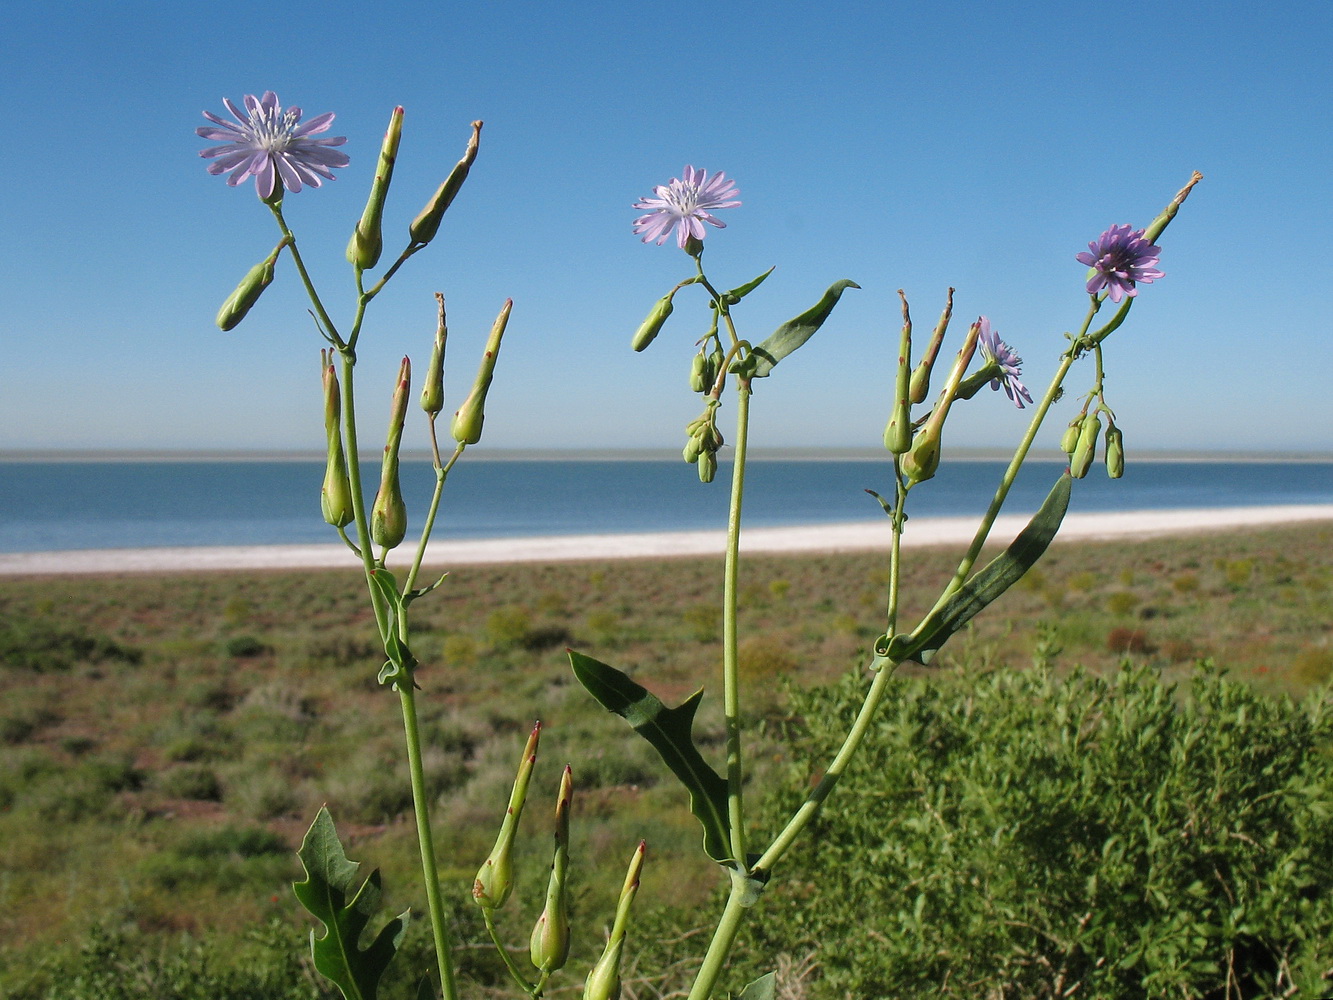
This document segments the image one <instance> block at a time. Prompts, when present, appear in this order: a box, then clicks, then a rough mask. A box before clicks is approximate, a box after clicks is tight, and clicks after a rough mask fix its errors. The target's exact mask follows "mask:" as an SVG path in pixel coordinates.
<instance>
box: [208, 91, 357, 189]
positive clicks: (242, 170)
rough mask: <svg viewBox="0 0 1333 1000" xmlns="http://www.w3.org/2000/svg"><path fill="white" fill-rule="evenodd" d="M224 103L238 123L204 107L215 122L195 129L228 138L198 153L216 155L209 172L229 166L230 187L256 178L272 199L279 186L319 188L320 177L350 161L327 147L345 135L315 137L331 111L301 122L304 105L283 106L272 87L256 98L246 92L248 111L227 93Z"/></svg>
mask: <svg viewBox="0 0 1333 1000" xmlns="http://www.w3.org/2000/svg"><path fill="white" fill-rule="evenodd" d="M222 103H223V104H225V105H226V106H227V110H228V111H230V112H231V115H232V117H233V118H235V119H236V122H237V123H238V124H233V123H232V122H229V121H227V120H225V119H223V118H219V117H218V116H217V115H215V114H213V113H212V112H210V111H205V112H204V117H205V118H207V119H208V120H209V121H211V122H213V123H214V125H216V126H217V127H216V128H214V127H213V126H212V125H205V126H200V127H199V128H197V129H195V132H196V133H198V134H199V135H200V136H202V137H203V138H205V139H214V140H216V141H218V142H223V143H226V145H223V146H212V147H210V148H208V149H201V150H200V151H199V155H200V156H204V157H208V158H213V157H216V159H215V160H214V162H212V163H210V164H209V165H208V172H209V173H210V174H214V175H216V174H223V173H226V172H227V171H228V170H230V171H231V176H229V177H228V178H227V183H228V184H230V185H231V186H232V187H235V186H236V185H237V184H239V183H241V181H243V180H245V179H246V178H247V177H254V179H255V191H257V192H258V193H259V197H261V198H271V197H272V196H273V194H274V193H275V192H276V191H277V190H278V185H281V186H282V187H283V188H284V189H286V190H288V191H291V192H293V193H295V192H297V191H300V190H301V185H302V184H308V185H310V186H311V187H319V186H320V184H322V183H323V180H321V178H323V179H326V180H333V168H334V167H345V166H347V154H346V153H343V152H340V151H339V150H336V149H331V148H329V147H331V146H341V145H342V144H343V143H344V142H346V141H347V137H346V136H341V135H339V136H330V137H328V138H325V139H312V138H311V136H314V135H318V134H319V133H320V132H325V131H327V130H328V127H329V125H331V124H332V123H333V113H332V112H328V113H325V114H322V115H316V116H315V117H314V118H311V119H310V121H308V122H306V123H305V124H304V125H302V124H300V121H301V109H300V108H288V109H287V110H286V111H283V110H282V105H280V104H279V103H278V95H277V94H275V93H273V91H271V90H266V91H265V92H264V96H263V97H258V98H257V97H255V95H254V94H246V95H245V102H244V103H245V111H244V112H242V111H241V110H240V109H239V108H238V107H236V105H234V104H232V103H231V101H229V100H227V98H225V97H224V98H223V99H222Z"/></svg>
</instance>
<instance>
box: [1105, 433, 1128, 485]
mask: <svg viewBox="0 0 1333 1000" xmlns="http://www.w3.org/2000/svg"><path fill="white" fill-rule="evenodd" d="M1106 474H1107V475H1108V476H1110V477H1111V478H1112V479H1119V478H1120V477H1121V476H1123V475H1124V474H1125V435H1124V434H1122V433H1121V432H1120V428H1119V427H1117V426H1116V425H1115V424H1110V425H1109V426H1108V427H1107V428H1106Z"/></svg>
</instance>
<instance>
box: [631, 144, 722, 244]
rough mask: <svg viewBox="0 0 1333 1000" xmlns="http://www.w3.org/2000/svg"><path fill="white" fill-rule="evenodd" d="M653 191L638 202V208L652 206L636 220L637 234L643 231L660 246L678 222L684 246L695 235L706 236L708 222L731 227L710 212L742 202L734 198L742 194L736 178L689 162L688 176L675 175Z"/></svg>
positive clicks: (636, 203) (697, 236)
mask: <svg viewBox="0 0 1333 1000" xmlns="http://www.w3.org/2000/svg"><path fill="white" fill-rule="evenodd" d="M653 194H654V195H656V196H657V197H655V198H640V199H639V200H638V201H636V202H635V203H634V207H635V208H646V209H649V212H648V214H647V215H643V216H640V217H639V218H637V219H635V220H634V234H635V235H636V236H637V235H638V234H639V233H642V234H643V242H645V243H647V242H648V241H649V240H656V241H657V245H658V246H659V247H660V246H661V245H662V244H663V243H665V242H666V238H667V237H668V236H669V235H670V234H671V227H672V226H674V227H675V228H676V242H677V243H678V244H679V245H680V248H681V249H682V250H684V249H685V243H686V241H687V240H688V239H689V238H690V237H691V236H693V237H694V238H695V239H696V240H702V239H703V238H704V232H705V230H704V226H703V224H704V223H705V222H707V223H708V224H709V225H710V226H717V228H718V229H726V228H727V224H726V223H725V222H723V221H721V220H720V219H716V218H714V217H713V216H712V215H711V214H710V211H711V210H713V209H718V208H735V207H736V206H737V205H739V204H740V202H739V201H736V200H734V199H735V198H736V196H737V195H739V194H740V192H739V191H737V190H736V182H735V181H733V180H730V179H728V177H727V175H726V174H724V173H722V172H721V171H718V172H717V173H715V174H714V175H713V176H712V177H709V176H708V171H707V170H695V169H694V168H693V167H691V166H688V165H687V166H686V167H685V179H684V180H681V179H679V178H676V177H673V178H671V183H670V184H659V185H658V186H657V187H655V188H653ZM729 199H731V200H729Z"/></svg>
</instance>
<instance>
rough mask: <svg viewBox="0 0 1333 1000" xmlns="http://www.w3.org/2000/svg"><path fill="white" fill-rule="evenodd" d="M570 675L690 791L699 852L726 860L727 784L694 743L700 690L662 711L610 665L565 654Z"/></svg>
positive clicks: (662, 707) (654, 700)
mask: <svg viewBox="0 0 1333 1000" xmlns="http://www.w3.org/2000/svg"><path fill="white" fill-rule="evenodd" d="M569 662H570V665H571V666H572V667H573V668H574V676H575V677H577V678H578V679H579V683H580V684H582V685H583V686H584V687H585V688H587V689H588V693H589V694H591V695H592V696H593V697H594V698H596V699H597V701H598V702H600V703H601V705H602V707H603V708H605V709H606V710H607V711H609V712H615V713H616V715H619V716H620V717H621V718H622V719H624V720H625V721H626V722H628V723H629V724H630V726H632V727H633V728H634V731H635V732H637V733H638V734H639V735H640V736H642V737H643V738H644V739H645V740H647V741H648V742H649V743H651V744H652V745H653V749H654V750H656V751H657V752H658V753H659V754H660V755H661V756H662V760H663V761H664V762H665V763H666V766H667V767H669V768H670V769H671V773H672V774H674V775H675V776H676V777H677V778H679V779H680V783H681V784H682V785H684V786H685V788H686V790H687V791H688V792H689V793H690V811H691V812H693V813H694V815H695V816H696V817H697V818H698V820H699V822H700V823H701V824H702V825H703V828H704V850H705V851H706V852H707V853H708V856H709V857H710V858H712V859H713V860H714V861H716V862H718V863H719V864H726V863H727V862H729V861H731V851H730V849H729V847H728V844H729V843H730V825H729V823H728V821H727V783H726V781H725V780H724V779H723V778H722V777H721V776H720V775H719V774H718V773H717V772H716V771H714V770H713V768H712V767H710V766H709V764H708V762H707V761H706V760H704V759H703V756H702V755H701V754H700V753H699V749H698V747H696V746H695V745H694V734H693V729H694V713H695V712H696V711H698V709H699V702H700V701H701V700H702V699H703V695H704V693H703V690H702V689H700V690H698V691H696V692H695V693H694V694H692V695H690V697H689V698H687V699H685V701H684V702H682V703H681V704H680V705H677V706H676V707H675V708H667V707H666V706H665V705H663V704H662V703H661V702H660V701H659V700H658V699H657V698H656V697H655V696H654V695H653V694H651V693H650V692H649V691H648V690H647V689H646V688H644V687H642V686H641V685H639V684H636V683H635V682H634V681H632V680H630V679H629V678H628V677H626V676H625V675H624V674H623V673H621V672H620V671H619V670H617V669H616V668H615V667H608V666H607V665H606V664H605V663H602V662H601V661H599V660H594V659H593V658H592V657H591V656H584V655H583V654H582V653H576V652H574V650H572V649H571V650H569Z"/></svg>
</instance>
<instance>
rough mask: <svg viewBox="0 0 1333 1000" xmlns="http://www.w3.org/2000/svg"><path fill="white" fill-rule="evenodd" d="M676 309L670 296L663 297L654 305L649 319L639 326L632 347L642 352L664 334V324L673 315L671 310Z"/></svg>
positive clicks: (631, 342) (631, 343)
mask: <svg viewBox="0 0 1333 1000" xmlns="http://www.w3.org/2000/svg"><path fill="white" fill-rule="evenodd" d="M674 308H675V306H673V305H672V304H671V296H670V295H663V296H662V297H661V298H660V299H658V300H657V302H656V303H655V304H654V305H653V309H652V312H650V313H649V314H648V318H647V319H645V320H644V321H643V322H642V323H641V324H639V328H638V330H636V331H635V332H634V338H633V339H632V340H631V341H630V347H632V348H634V350H636V351H642V350H644V349H645V348H646V347H647V346H648V345H649V344H651V343H652V342H653V341H654V340H655V339H656V338H657V335H658V334H659V333H661V332H662V324H663V323H665V322H666V321H667V317H668V316H670V315H671V310H672V309H674Z"/></svg>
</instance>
